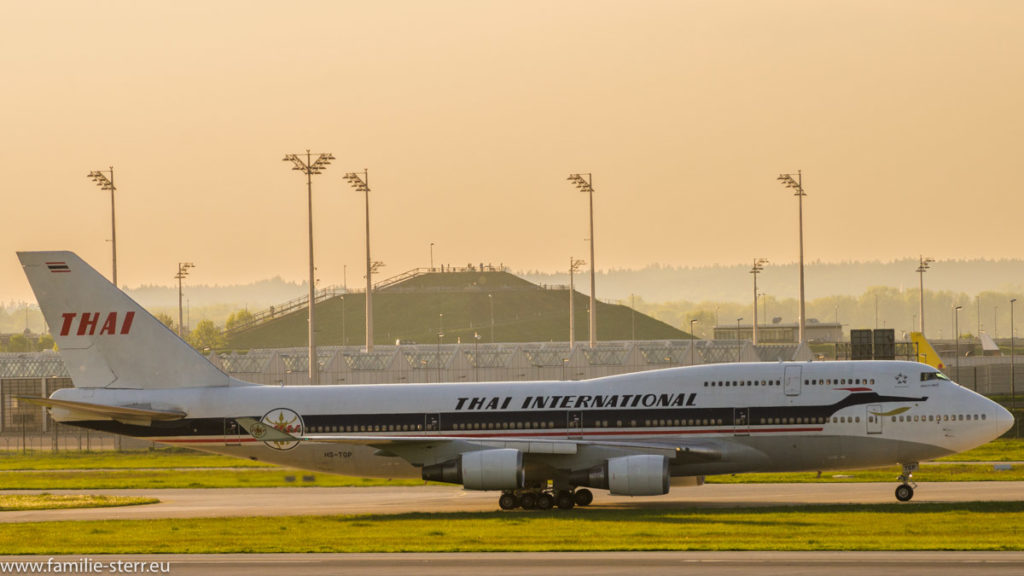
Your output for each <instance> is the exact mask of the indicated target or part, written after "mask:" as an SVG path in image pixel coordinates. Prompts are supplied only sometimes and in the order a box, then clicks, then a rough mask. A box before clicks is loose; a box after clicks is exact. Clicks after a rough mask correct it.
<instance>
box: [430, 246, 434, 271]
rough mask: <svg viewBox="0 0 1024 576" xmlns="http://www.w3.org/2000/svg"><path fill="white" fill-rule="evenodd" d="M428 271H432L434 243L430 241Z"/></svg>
mask: <svg viewBox="0 0 1024 576" xmlns="http://www.w3.org/2000/svg"><path fill="white" fill-rule="evenodd" d="M430 271H431V272H433V271H434V243H433V242H431V243H430Z"/></svg>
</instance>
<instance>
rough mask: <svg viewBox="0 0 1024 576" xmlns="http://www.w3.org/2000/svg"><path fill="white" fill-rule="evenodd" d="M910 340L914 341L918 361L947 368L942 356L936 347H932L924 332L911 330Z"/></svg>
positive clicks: (939, 367)
mask: <svg viewBox="0 0 1024 576" xmlns="http://www.w3.org/2000/svg"><path fill="white" fill-rule="evenodd" d="M910 341H911V342H913V343H914V349H915V350H917V361H918V362H920V363H922V364H927V365H929V366H932V367H934V368H938V369H939V370H945V368H946V365H945V364H944V363H943V362H942V358H941V357H940V356H939V354H938V352H936V351H935V348H932V345H931V344H930V343H929V342H928V339H927V338H925V337H924V334H921V333H920V332H911V333H910Z"/></svg>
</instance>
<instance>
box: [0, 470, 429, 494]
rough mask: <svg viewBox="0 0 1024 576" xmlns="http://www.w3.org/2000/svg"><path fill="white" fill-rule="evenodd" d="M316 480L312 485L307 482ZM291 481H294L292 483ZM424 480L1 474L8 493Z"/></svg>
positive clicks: (256, 474)
mask: <svg viewBox="0 0 1024 576" xmlns="http://www.w3.org/2000/svg"><path fill="white" fill-rule="evenodd" d="M309 477H312V478H313V480H312V481H309V480H308V479H307V478H309ZM289 478H291V480H289ZM422 485H423V481H422V480H415V479H395V480H389V479H382V478H356V477H353V476H338V475H334V474H314V473H311V472H304V471H302V470H288V469H282V468H272V469H253V470H245V469H237V468H225V469H209V470H189V469H176V470H72V471H62V470H52V471H46V470H42V471H20V472H0V486H2V487H3V489H4V490H98V489H104V490H125V489H130V488H278V487H282V486H324V487H342V486H344V487H350V486H422Z"/></svg>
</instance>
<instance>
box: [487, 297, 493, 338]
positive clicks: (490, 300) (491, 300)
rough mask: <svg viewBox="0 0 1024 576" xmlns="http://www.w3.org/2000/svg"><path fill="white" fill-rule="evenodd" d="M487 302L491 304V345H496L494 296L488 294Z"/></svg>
mask: <svg viewBox="0 0 1024 576" xmlns="http://www.w3.org/2000/svg"><path fill="white" fill-rule="evenodd" d="M487 301H488V302H489V303H490V304H491V344H494V294H488V295H487Z"/></svg>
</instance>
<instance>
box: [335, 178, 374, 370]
mask: <svg viewBox="0 0 1024 576" xmlns="http://www.w3.org/2000/svg"><path fill="white" fill-rule="evenodd" d="M342 178H343V179H344V180H347V181H348V183H349V185H351V186H352V188H354V189H355V190H356V192H362V193H363V194H364V195H365V196H366V351H367V352H373V300H372V299H373V272H374V271H375V270H376V269H377V268H378V267H380V266H383V263H381V262H373V261H372V260H371V259H370V171H369V169H367V168H364V169H363V172H362V176H360V174H359V173H358V172H349V173H347V174H345V175H344V176H343V177H342Z"/></svg>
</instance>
